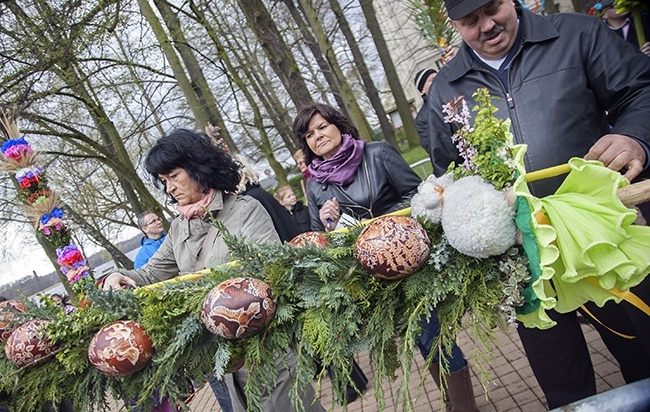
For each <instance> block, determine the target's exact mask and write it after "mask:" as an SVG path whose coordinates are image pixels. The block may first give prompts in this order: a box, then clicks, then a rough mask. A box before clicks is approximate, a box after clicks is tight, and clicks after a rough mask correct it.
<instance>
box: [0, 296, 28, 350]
mask: <svg viewBox="0 0 650 412" xmlns="http://www.w3.org/2000/svg"><path fill="white" fill-rule="evenodd" d="M15 312H27V306H25V304H24V303H23V302H21V301H19V300H6V301H4V302H0V342H4V341H6V340H7V339H9V336H10V335H11V332H13V331H14V328H12V327H10V326H9V324H10V323H11V321H12V320H13V319H14V314H15Z"/></svg>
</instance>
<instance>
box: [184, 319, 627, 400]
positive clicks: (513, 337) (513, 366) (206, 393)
mask: <svg viewBox="0 0 650 412" xmlns="http://www.w3.org/2000/svg"><path fill="white" fill-rule="evenodd" d="M582 327H583V331H584V333H585V337H586V340H587V343H588V345H589V351H590V353H591V359H592V362H593V364H594V370H595V372H596V385H597V390H598V392H599V393H600V392H604V391H606V390H609V389H612V388H616V387H619V386H622V385H624V384H625V382H624V381H623V377H622V376H621V373H620V372H619V368H618V364H617V363H616V361H615V360H614V358H613V357H612V355H611V354H610V353H609V352H608V351H607V348H606V347H605V345H604V344H603V342H602V340H601V339H600V336H599V335H598V333H597V332H596V330H595V329H594V328H593V327H592V326H590V325H583V326H582ZM509 332H510V333H509V334H506V333H503V332H499V333H498V335H497V339H498V341H499V345H498V347H497V348H496V349H495V351H494V359H493V361H492V362H490V365H489V371H490V383H489V386H488V389H489V397H486V396H485V391H484V390H483V387H482V386H481V384H480V381H479V378H478V376H477V371H476V370H474V369H473V370H472V374H473V376H472V380H473V384H474V394H475V395H476V402H477V405H478V407H479V410H480V411H481V412H493V411H496V412H504V411H523V412H537V411H546V410H547V407H546V401H545V400H544V395H543V394H542V391H541V389H540V387H539V385H538V384H537V380H536V379H535V377H534V376H533V372H532V370H531V369H530V366H529V365H528V361H527V360H526V357H525V356H524V352H523V349H522V347H521V342H520V341H519V336H518V335H517V331H516V330H515V329H514V328H511V330H510V331H509ZM458 344H459V346H460V347H461V348H462V349H463V352H464V353H465V355H466V356H467V357H468V358H469V357H470V354H471V352H472V350H473V348H474V342H473V341H472V339H471V338H470V336H469V335H468V334H467V333H466V332H463V333H461V335H460V337H459V340H458ZM357 361H358V363H359V365H360V366H361V368H362V369H363V371H364V372H365V373H366V375H367V376H368V379H369V380H370V382H368V388H367V389H366V391H365V392H364V396H363V398H359V399H357V400H356V401H354V402H352V403H351V404H349V405H348V408H347V411H349V412H376V411H378V407H377V402H376V398H375V387H374V382H373V377H374V373H373V370H372V368H371V366H370V362H369V358H368V355H367V354H359V355H358V356H357ZM422 364H423V360H422V357H421V356H417V357H416V362H415V364H414V365H413V367H412V369H411V378H410V382H409V386H410V388H411V389H414V390H412V393H416V389H417V387H418V385H419V383H420V380H421V378H422V374H421V373H420V368H421V367H422ZM426 375H427V377H426V380H425V383H424V387H423V388H422V393H421V395H420V396H419V397H418V399H417V400H416V401H415V403H414V405H415V411H416V412H434V411H440V410H441V405H440V392H439V391H438V388H437V387H436V385H435V383H434V382H433V380H432V378H431V376H429V374H428V373H426ZM401 377H402V375H401V373H400V372H399V371H398V380H397V381H396V382H394V383H392V384H390V383H384V384H383V389H384V393H385V399H386V409H385V411H386V412H396V411H399V410H401V401H399V400H397V399H396V391H397V387H398V385H399V382H400V381H401ZM322 382H323V387H322V390H321V397H320V400H321V403H322V404H323V406H324V407H325V408H326V409H328V410H330V407H332V393H331V386H330V382H329V379H323V381H322ZM190 406H191V409H192V412H217V411H220V410H221V409H220V408H219V404H218V403H217V401H216V398H215V397H214V395H213V394H212V390H211V389H210V387H209V386H208V385H206V386H204V387H203V388H201V390H199V392H198V393H197V394H196V396H195V398H194V400H193V401H192V403H191V404H190ZM331 410H332V411H334V412H340V411H343V408H342V407H340V406H338V405H334V406H333V407H332V409H331Z"/></svg>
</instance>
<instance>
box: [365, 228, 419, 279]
mask: <svg viewBox="0 0 650 412" xmlns="http://www.w3.org/2000/svg"><path fill="white" fill-rule="evenodd" d="M430 248H431V241H430V240H429V237H428V236H427V232H426V231H425V230H424V228H423V227H422V226H421V225H420V224H419V223H418V222H417V221H415V220H413V219H411V218H409V217H405V216H384V217H380V218H378V219H377V220H374V221H373V222H371V223H370V224H369V225H368V226H366V227H365V228H364V229H363V231H362V232H361V234H360V235H359V237H358V238H357V244H356V255H357V260H358V261H359V263H361V265H362V266H363V267H364V268H365V269H366V270H367V271H368V272H369V273H371V274H373V275H375V276H377V277H380V278H382V279H401V278H403V277H405V276H408V275H410V274H411V273H413V272H415V271H416V270H418V269H419V268H420V266H422V264H424V262H426V260H427V258H428V256H429V251H430Z"/></svg>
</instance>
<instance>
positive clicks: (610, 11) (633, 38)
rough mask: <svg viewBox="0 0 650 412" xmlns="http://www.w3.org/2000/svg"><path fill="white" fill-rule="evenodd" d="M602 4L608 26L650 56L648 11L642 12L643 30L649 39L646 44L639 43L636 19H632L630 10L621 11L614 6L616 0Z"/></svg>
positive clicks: (649, 19) (649, 18)
mask: <svg viewBox="0 0 650 412" xmlns="http://www.w3.org/2000/svg"><path fill="white" fill-rule="evenodd" d="M600 4H601V7H602V12H603V20H604V21H605V23H606V24H607V27H609V28H610V29H612V30H613V31H614V33H616V34H617V35H618V36H619V37H621V38H622V39H623V40H625V41H627V42H628V43H630V44H632V45H633V46H634V47H636V48H637V49H639V50H641V52H643V53H644V54H645V55H646V56H649V57H650V16H649V15H648V14H647V13H642V14H641V22H642V26H643V27H642V30H643V32H644V34H645V38H646V40H648V41H646V42H645V43H644V44H639V40H638V38H637V33H636V27H635V26H634V20H632V19H631V16H630V12H622V13H619V12H618V9H616V8H615V7H614V0H603V1H602V2H601V3H600Z"/></svg>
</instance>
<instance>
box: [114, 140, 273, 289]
mask: <svg viewBox="0 0 650 412" xmlns="http://www.w3.org/2000/svg"><path fill="white" fill-rule="evenodd" d="M144 163H145V168H146V169H147V171H148V172H149V174H151V176H152V177H153V179H154V182H155V184H156V186H157V187H160V188H162V189H163V190H164V191H165V193H166V194H167V195H168V196H169V201H170V203H172V204H176V211H177V212H178V216H177V217H176V218H175V219H174V220H173V221H172V223H171V227H170V229H169V233H168V234H167V238H166V239H165V241H164V242H163V244H162V245H161V246H160V248H159V249H158V251H157V252H156V253H155V254H154V255H153V256H152V257H151V259H150V260H149V262H148V263H147V264H146V265H145V266H143V267H142V268H141V269H138V270H130V271H126V270H120V271H118V272H114V273H111V274H110V275H109V276H108V277H107V278H106V279H105V280H104V287H105V288H110V287H112V288H121V287H124V286H127V285H128V286H137V285H145V284H149V283H155V282H160V281H162V280H165V279H169V278H172V277H174V276H176V275H178V274H179V273H183V272H196V271H198V270H201V269H204V268H208V267H213V266H215V265H218V264H220V263H224V262H227V261H228V248H227V246H226V244H225V242H224V241H223V238H222V237H221V233H220V232H219V230H217V229H216V228H215V227H214V225H212V224H211V223H210V217H211V216H212V217H214V218H215V219H217V220H219V221H221V222H223V224H224V225H225V226H226V228H227V229H228V230H229V231H230V232H231V233H233V234H235V235H238V236H242V237H244V238H246V239H248V240H250V241H255V242H263V241H269V242H278V241H279V238H278V234H277V233H276V231H275V229H274V228H273V223H272V222H271V218H270V217H269V215H268V213H267V212H266V210H265V209H264V208H263V207H262V205H260V203H259V202H257V201H256V200H255V199H252V198H250V197H245V196H243V197H238V196H236V195H235V194H234V193H236V192H237V184H238V183H239V165H238V164H237V163H235V162H234V161H233V160H232V159H231V157H230V155H229V154H228V153H226V152H223V151H222V150H220V149H218V148H217V147H215V146H213V145H212V144H210V142H209V140H208V138H207V136H205V135H204V134H202V133H195V132H192V131H190V130H185V129H179V130H176V131H174V132H173V133H171V134H169V135H167V136H164V137H162V138H160V139H159V140H158V141H157V142H156V144H155V146H154V147H153V148H152V149H151V150H150V151H149V153H148V154H147V157H146V158H145V162H144Z"/></svg>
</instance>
